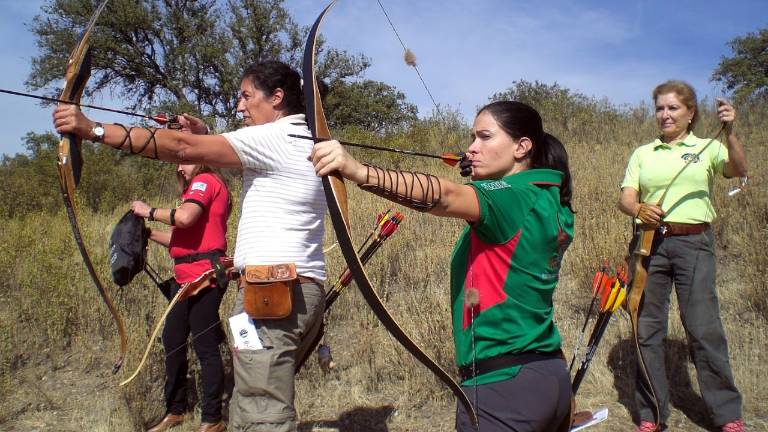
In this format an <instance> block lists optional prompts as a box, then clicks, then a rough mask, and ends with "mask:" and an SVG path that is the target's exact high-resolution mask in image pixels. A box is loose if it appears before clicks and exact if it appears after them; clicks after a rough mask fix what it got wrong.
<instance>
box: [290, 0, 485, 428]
mask: <svg viewBox="0 0 768 432" xmlns="http://www.w3.org/2000/svg"><path fill="white" fill-rule="evenodd" d="M335 3H336V0H334V1H332V2H331V3H330V4H329V5H328V6H327V7H326V8H325V9H324V10H323V11H322V12H321V13H320V15H319V16H318V17H317V20H316V21H315V23H314V24H313V26H312V28H311V30H310V32H309V35H308V36H307V44H306V46H305V48H304V60H303V67H302V69H303V70H302V75H303V78H304V104H305V109H306V112H307V123H308V125H309V129H310V131H311V133H312V137H313V138H327V139H332V138H331V133H330V131H329V130H328V125H327V122H326V119H325V113H324V111H323V105H322V101H321V100H320V92H319V91H318V85H317V78H316V76H315V47H316V43H317V35H318V31H319V28H320V24H321V23H322V21H323V18H324V17H325V15H326V13H327V12H328V11H329V10H330V9H331V7H333V5H334V4H335ZM322 183H323V190H324V191H325V197H326V201H327V203H328V211H329V213H330V215H331V222H332V225H333V229H334V231H335V233H336V238H337V240H338V244H339V247H340V248H341V251H342V254H343V255H344V260H345V261H346V263H347V266H348V268H349V270H350V271H351V273H352V276H353V278H354V280H355V283H356V284H357V287H358V288H359V289H360V292H361V293H362V295H363V297H364V298H365V301H366V302H367V303H368V305H369V307H370V308H371V309H372V311H373V313H374V314H375V315H376V317H377V318H378V319H379V321H381V323H382V324H383V325H384V327H385V328H386V329H387V331H389V333H390V334H392V336H393V337H394V338H395V339H396V340H397V341H398V342H400V344H401V345H403V347H405V349H406V350H408V352H410V353H411V354H412V355H413V356H414V357H416V359H418V360H419V361H420V362H421V363H422V364H423V365H424V366H426V367H427V368H428V369H429V370H430V371H432V373H433V374H435V375H436V376H437V377H438V378H439V379H440V380H441V381H442V382H443V383H444V384H445V385H446V386H448V387H449V388H450V389H451V391H452V392H453V394H454V395H455V396H456V397H457V398H458V400H459V402H460V403H461V404H462V405H463V406H464V408H465V409H466V411H467V413H468V414H469V416H470V418H471V420H472V422H473V424H474V425H475V426H477V415H476V414H475V409H474V407H473V406H472V404H471V403H470V401H469V398H467V396H466V395H465V394H464V391H463V390H462V389H461V386H460V385H459V384H458V383H456V381H454V380H453V378H451V376H450V375H449V374H448V373H447V372H446V371H445V370H443V369H442V368H441V367H440V366H439V365H438V364H437V363H435V361H434V360H433V359H432V358H431V357H430V356H429V355H428V354H427V353H425V352H424V351H422V350H421V348H420V347H419V346H418V345H416V343H415V342H413V341H412V340H411V339H410V338H409V337H408V335H407V334H406V333H405V331H404V330H403V329H402V328H401V327H400V326H399V325H398V323H397V321H395V319H394V318H393V317H392V315H391V314H390V313H389V311H388V310H387V308H386V307H385V305H384V302H383V301H382V300H381V298H380V297H379V296H378V294H376V291H375V290H374V288H373V284H372V283H371V281H370V279H369V278H368V275H367V274H366V273H365V270H364V269H363V264H362V262H361V261H360V257H359V256H358V255H357V252H356V250H355V247H354V245H353V244H352V238H351V236H350V232H349V211H348V205H347V191H346V186H345V185H344V181H343V180H342V179H341V176H339V175H338V174H335V175H330V176H325V177H322Z"/></svg>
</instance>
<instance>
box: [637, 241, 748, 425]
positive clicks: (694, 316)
mask: <svg viewBox="0 0 768 432" xmlns="http://www.w3.org/2000/svg"><path fill="white" fill-rule="evenodd" d="M657 237H659V236H658V235H657ZM673 283H674V287H675V293H676V294H677V302H678V304H679V306H680V320H681V321H682V323H683V327H684V328H685V334H686V337H687V339H688V346H689V350H690V353H691V357H692V358H693V364H694V366H695V367H696V378H697V380H698V382H699V389H700V391H701V396H702V398H703V399H704V403H705V404H706V406H707V409H708V410H709V412H710V415H711V416H712V420H713V421H714V423H715V424H716V425H723V424H725V423H728V422H730V421H732V420H735V419H739V418H741V395H740V394H739V391H738V390H737V389H736V385H735V384H734V382H733V373H732V372H731V366H730V363H729V361H728V342H727V341H726V339H725V331H724V330H723V324H722V322H721V320H720V307H719V304H718V300H717V291H716V289H715V254H714V234H713V233H712V230H711V229H710V230H707V231H705V232H703V233H701V234H695V235H688V236H674V237H667V238H659V239H657V240H656V242H654V248H653V253H652V254H651V257H650V263H649V266H648V282H647V284H646V286H645V291H644V293H643V300H642V302H641V303H640V314H639V319H638V323H637V333H638V340H639V342H640V349H641V351H642V353H643V358H644V359H645V362H646V366H647V368H648V373H649V375H650V379H651V382H652V383H653V387H654V390H655V392H656V396H657V398H658V399H659V409H660V410H661V419H659V420H660V421H659V422H660V423H666V420H667V419H668V418H669V399H670V397H669V381H668V380H667V374H666V369H665V364H664V338H665V337H666V336H667V333H668V321H669V319H668V316H669V296H670V294H671V290H672V284H673ZM636 384H637V385H636V390H635V400H636V402H637V405H638V408H639V412H640V418H641V419H642V420H647V421H651V422H653V421H654V418H653V417H654V414H653V410H652V408H650V407H651V406H652V403H651V399H650V398H649V396H648V394H647V393H646V392H645V391H644V390H643V385H644V379H643V377H642V374H641V371H640V366H639V365H638V370H637V375H636Z"/></svg>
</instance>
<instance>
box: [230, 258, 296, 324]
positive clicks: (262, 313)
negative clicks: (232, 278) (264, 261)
mask: <svg viewBox="0 0 768 432" xmlns="http://www.w3.org/2000/svg"><path fill="white" fill-rule="evenodd" d="M297 279H298V276H297V275H296V264H293V263H288V264H273V265H251V266H249V265H247V266H245V269H244V270H243V274H242V275H241V277H240V287H241V288H242V289H243V308H244V309H245V312H246V313H247V314H248V316H250V317H251V318H253V319H281V318H285V317H287V316H288V315H290V314H291V309H292V308H293V295H292V290H293V285H294V284H295V283H296V281H297Z"/></svg>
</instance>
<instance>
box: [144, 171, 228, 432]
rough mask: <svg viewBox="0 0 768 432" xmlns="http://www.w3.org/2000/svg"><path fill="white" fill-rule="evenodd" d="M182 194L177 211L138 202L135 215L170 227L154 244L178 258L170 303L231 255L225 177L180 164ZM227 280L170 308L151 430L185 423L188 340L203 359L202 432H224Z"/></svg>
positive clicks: (154, 233)
mask: <svg viewBox="0 0 768 432" xmlns="http://www.w3.org/2000/svg"><path fill="white" fill-rule="evenodd" d="M176 174H177V177H178V179H179V185H180V188H181V190H182V191H183V193H182V204H181V205H180V206H179V207H177V208H168V209H166V208H151V207H149V206H148V205H147V204H145V203H144V202H142V201H134V202H133V203H132V204H131V209H132V210H133V212H134V213H135V214H136V215H137V216H141V217H145V218H147V219H148V220H150V221H153V220H154V221H158V222H162V223H165V224H167V225H170V226H171V230H170V231H161V230H152V231H151V235H150V239H151V240H153V241H155V242H157V243H159V244H162V245H164V246H166V247H168V248H169V251H170V255H171V257H172V258H174V264H175V265H174V268H173V270H174V279H173V281H172V282H173V283H172V288H171V291H170V293H169V295H170V298H172V297H173V296H174V295H176V293H177V292H178V290H179V287H180V285H181V284H184V283H187V282H192V281H195V280H196V279H198V278H199V277H200V276H201V275H202V274H203V273H205V272H207V271H209V270H211V269H212V268H213V264H214V263H216V262H217V261H219V262H220V259H221V257H223V256H224V255H225V254H226V251H227V238H226V234H227V219H228V218H229V213H230V210H231V199H230V193H229V190H228V189H227V185H226V183H225V182H224V180H223V179H222V177H221V176H220V175H219V174H218V173H216V172H215V171H214V170H213V169H212V168H210V167H207V166H205V165H186V164H180V165H178V168H177V170H176ZM226 288H227V285H226V280H224V281H219V280H218V279H217V280H216V281H214V282H211V286H210V287H209V288H205V289H202V290H201V291H199V292H198V293H197V294H195V295H193V296H190V297H188V298H185V299H184V300H181V301H179V302H178V303H177V304H176V305H175V306H174V307H173V309H171V311H170V313H169V314H168V317H167V319H166V321H165V327H164V328H163V347H164V349H165V353H166V354H165V371H166V379H165V392H164V393H165V402H166V410H167V411H166V415H165V417H164V418H163V419H162V420H161V421H160V423H158V424H157V425H155V426H154V427H153V428H151V429H150V431H151V432H159V431H164V430H167V429H170V428H171V427H173V426H176V425H178V424H180V423H182V421H183V415H184V413H185V411H187V406H186V399H187V371H188V363H187V345H186V344H187V338H188V337H189V334H190V332H191V333H192V345H193V347H194V349H195V353H196V354H197V358H198V359H199V360H200V369H201V375H202V387H203V388H202V390H203V395H202V400H201V425H200V431H201V432H219V431H223V430H225V428H226V427H225V425H224V423H223V422H222V415H221V399H222V392H223V388H224V368H223V363H222V360H221V354H220V352H219V344H220V343H221V342H222V341H223V340H224V334H223V332H222V330H221V326H220V325H219V322H220V318H219V306H220V305H221V299H222V297H223V296H224V292H225V291H226Z"/></svg>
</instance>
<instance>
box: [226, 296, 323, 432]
mask: <svg viewBox="0 0 768 432" xmlns="http://www.w3.org/2000/svg"><path fill="white" fill-rule="evenodd" d="M324 310H325V292H324V290H323V287H322V286H320V285H319V284H316V283H303V284H302V283H298V282H297V283H296V284H294V286H293V312H291V315H290V316H289V317H287V318H284V319H279V320H255V324H256V330H257V332H258V334H259V337H260V339H261V343H262V345H263V347H264V348H263V349H260V350H234V349H233V350H232V363H233V368H234V374H235V388H234V391H233V394H232V400H231V401H230V405H229V429H228V430H229V431H238V432H246V431H247V432H293V431H295V430H296V410H295V409H294V404H293V401H294V391H295V389H294V370H295V367H296V359H297V358H301V356H302V355H303V354H304V352H305V351H306V350H307V349H309V346H308V345H309V344H311V343H312V340H313V339H314V338H315V336H316V335H317V333H318V332H319V331H320V328H321V325H322V322H323V313H324ZM242 312H243V291H242V289H238V292H237V298H236V300H235V306H234V309H233V310H232V315H233V316H234V315H237V314H239V313H242Z"/></svg>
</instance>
